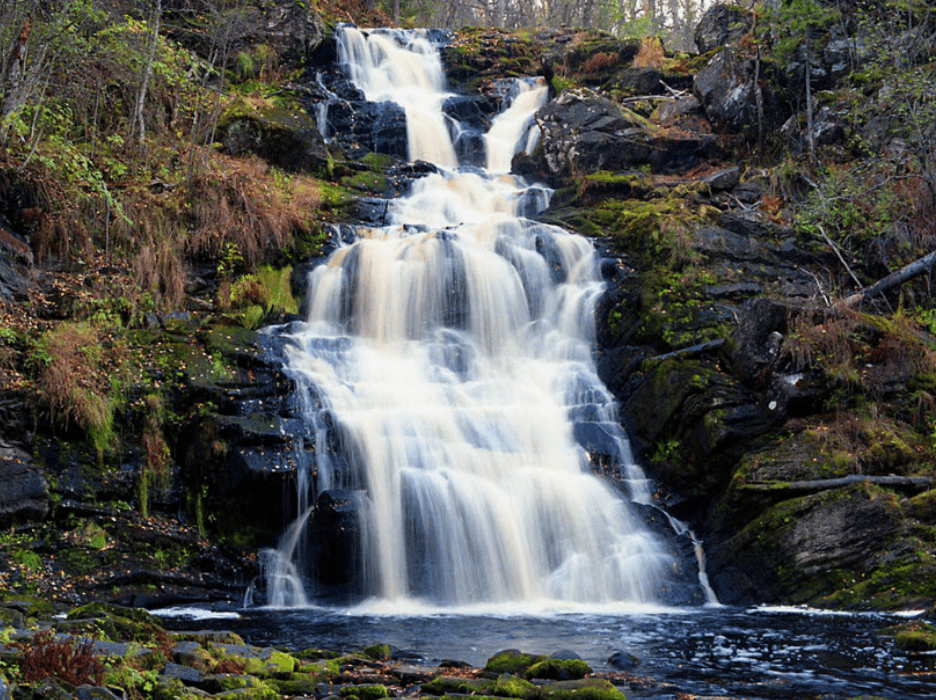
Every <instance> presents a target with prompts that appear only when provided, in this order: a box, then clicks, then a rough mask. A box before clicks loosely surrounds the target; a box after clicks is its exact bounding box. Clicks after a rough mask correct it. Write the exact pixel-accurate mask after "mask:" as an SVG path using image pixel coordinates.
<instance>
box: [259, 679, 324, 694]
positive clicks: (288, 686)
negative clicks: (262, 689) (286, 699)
mask: <svg viewBox="0 0 936 700" xmlns="http://www.w3.org/2000/svg"><path fill="white" fill-rule="evenodd" d="M320 682H321V681H320V680H319V678H318V676H309V675H301V676H298V677H296V676H294V677H293V678H290V679H289V680H276V679H271V680H269V681H267V685H269V686H270V687H271V688H274V689H275V690H276V692H278V693H279V694H280V695H288V696H305V697H315V696H316V694H317V693H318V686H319V683H320Z"/></svg>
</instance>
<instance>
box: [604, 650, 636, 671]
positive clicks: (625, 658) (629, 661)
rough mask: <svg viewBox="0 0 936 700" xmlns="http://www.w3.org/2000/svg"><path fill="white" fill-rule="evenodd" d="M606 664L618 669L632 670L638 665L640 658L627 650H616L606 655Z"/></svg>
mask: <svg viewBox="0 0 936 700" xmlns="http://www.w3.org/2000/svg"><path fill="white" fill-rule="evenodd" d="M608 665H609V666H610V667H611V668H613V669H616V670H618V671H633V670H634V669H635V668H637V667H638V666H639V665H640V659H639V658H638V657H636V656H634V655H633V654H631V653H630V652H628V651H616V652H614V653H613V654H611V656H610V657H608Z"/></svg>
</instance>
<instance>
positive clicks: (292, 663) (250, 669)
mask: <svg viewBox="0 0 936 700" xmlns="http://www.w3.org/2000/svg"><path fill="white" fill-rule="evenodd" d="M298 665H299V664H298V662H297V661H296V659H295V658H293V657H292V656H290V655H289V654H287V653H285V652H282V651H277V650H275V649H274V650H272V651H271V652H270V654H269V656H267V655H265V654H264V655H262V656H251V657H248V658H247V665H246V666H245V667H244V673H249V674H252V675H258V676H263V675H273V674H278V673H292V672H293V671H295V670H296V666H298Z"/></svg>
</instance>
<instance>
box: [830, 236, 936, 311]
mask: <svg viewBox="0 0 936 700" xmlns="http://www.w3.org/2000/svg"><path fill="white" fill-rule="evenodd" d="M933 267H936V250H934V251H933V252H932V253H929V254H928V255H924V256H923V257H922V258H919V259H918V260H914V261H913V262H912V263H910V264H909V265H904V266H903V267H902V268H900V269H899V270H897V272H892V273H891V274H889V275H887V277H883V278H882V279H879V280H878V281H877V282H875V283H874V284H872V285H871V286H870V287H865V288H864V289H862V290H861V291H859V292H856V293H855V294H852V295H851V296H849V297H846V298H845V299H843V300H842V301H841V302H839V304H838V307H839V308H845V309H853V308H855V307H856V306H858V305H859V304H860V303H861V302H862V301H864V300H865V299H870V298H872V297H876V296H878V295H880V294H883V293H884V292H888V291H890V290H891V289H894V288H895V287H899V286H900V285H902V284H903V283H904V282H908V281H910V280H912V279H914V278H915V277H919V276H920V275H922V274H923V273H925V272H929V271H930V270H932V269H933Z"/></svg>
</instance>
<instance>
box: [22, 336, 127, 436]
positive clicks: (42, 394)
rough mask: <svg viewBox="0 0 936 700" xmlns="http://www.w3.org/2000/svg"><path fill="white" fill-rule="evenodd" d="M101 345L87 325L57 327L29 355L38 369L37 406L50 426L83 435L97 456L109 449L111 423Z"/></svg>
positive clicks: (110, 407)
mask: <svg viewBox="0 0 936 700" xmlns="http://www.w3.org/2000/svg"><path fill="white" fill-rule="evenodd" d="M103 340H104V339H103V338H102V336H101V334H100V333H99V332H98V330H97V329H96V328H95V327H94V326H93V325H92V324H90V323H86V322H81V323H62V324H60V325H58V326H57V327H55V328H54V329H53V330H51V331H49V332H48V333H46V334H45V335H44V336H43V337H42V338H41V339H40V340H39V342H38V343H37V346H36V348H35V350H34V351H33V363H34V365H38V366H39V367H40V372H39V377H38V380H37V383H36V386H37V389H38V392H39V401H40V404H41V405H43V406H44V407H45V408H46V410H48V412H49V417H50V419H51V420H52V422H53V424H56V425H58V426H59V427H62V428H65V429H67V428H69V427H70V426H73V425H74V426H77V427H78V428H80V429H81V430H83V431H84V432H85V433H86V434H87V436H88V438H89V439H90V441H91V443H92V444H93V445H94V447H95V448H96V449H97V451H98V453H99V454H100V453H102V452H103V451H104V450H105V449H106V448H107V447H109V446H110V443H111V439H112V437H113V421H114V402H113V400H112V399H111V397H110V393H111V392H110V390H111V378H110V377H109V376H108V373H107V372H106V371H105V368H104V366H103V365H104V352H105V348H104V345H103ZM115 380H116V377H115Z"/></svg>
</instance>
